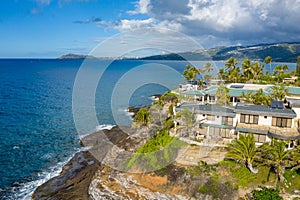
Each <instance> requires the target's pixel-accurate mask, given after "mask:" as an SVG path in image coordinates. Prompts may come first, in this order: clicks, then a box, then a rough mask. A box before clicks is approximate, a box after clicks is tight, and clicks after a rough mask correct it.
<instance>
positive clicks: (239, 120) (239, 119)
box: [235, 113, 241, 123]
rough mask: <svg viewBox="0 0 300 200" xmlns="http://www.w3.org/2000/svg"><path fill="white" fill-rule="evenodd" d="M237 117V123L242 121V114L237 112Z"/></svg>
mask: <svg viewBox="0 0 300 200" xmlns="http://www.w3.org/2000/svg"><path fill="white" fill-rule="evenodd" d="M235 119H236V123H240V122H241V114H240V113H236V115H235Z"/></svg>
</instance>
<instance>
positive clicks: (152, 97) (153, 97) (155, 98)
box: [149, 96, 159, 101]
mask: <svg viewBox="0 0 300 200" xmlns="http://www.w3.org/2000/svg"><path fill="white" fill-rule="evenodd" d="M149 99H151V100H152V101H158V100H159V98H158V97H156V96H151V97H149Z"/></svg>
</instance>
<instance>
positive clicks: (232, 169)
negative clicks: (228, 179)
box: [218, 161, 276, 188]
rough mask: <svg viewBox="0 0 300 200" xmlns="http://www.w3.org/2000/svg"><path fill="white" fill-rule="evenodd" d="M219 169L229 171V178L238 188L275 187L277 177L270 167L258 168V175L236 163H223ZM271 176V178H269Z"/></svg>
mask: <svg viewBox="0 0 300 200" xmlns="http://www.w3.org/2000/svg"><path fill="white" fill-rule="evenodd" d="M218 166H219V169H221V168H223V170H227V171H228V173H229V176H232V177H233V181H234V182H235V184H236V186H238V187H241V188H247V187H249V186H251V185H265V184H266V185H273V184H274V180H275V178H276V175H275V174H274V173H273V172H270V171H269V169H270V168H269V167H266V166H258V167H257V168H258V173H257V174H253V173H251V172H250V171H249V170H248V169H247V168H246V167H245V166H244V165H241V164H239V163H236V162H235V161H221V162H220V163H219V164H218ZM268 176H269V177H268Z"/></svg>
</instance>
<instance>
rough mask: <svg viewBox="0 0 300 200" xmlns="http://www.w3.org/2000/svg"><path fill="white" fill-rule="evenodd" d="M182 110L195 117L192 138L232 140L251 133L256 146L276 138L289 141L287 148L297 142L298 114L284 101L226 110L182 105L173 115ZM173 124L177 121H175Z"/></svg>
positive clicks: (191, 104)
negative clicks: (286, 106) (285, 104)
mask: <svg viewBox="0 0 300 200" xmlns="http://www.w3.org/2000/svg"><path fill="white" fill-rule="evenodd" d="M185 108H187V109H188V110H190V111H191V112H192V114H193V115H194V122H193V123H194V124H196V127H197V128H198V129H195V131H196V133H192V134H191V136H192V137H196V138H197V137H205V138H215V139H218V138H223V139H225V140H229V141H231V140H232V139H238V138H239V135H241V134H243V135H246V134H249V133H253V135H254V139H255V141H256V143H257V144H258V145H259V144H262V143H264V142H269V141H271V139H272V138H276V139H284V140H290V141H291V144H290V147H291V146H293V145H294V143H295V141H298V140H300V134H299V115H298V116H297V113H296V112H295V111H294V110H293V109H291V108H285V106H284V105H283V102H275V101H274V102H272V103H271V106H263V105H253V104H245V103H237V104H236V105H235V106H226V107H225V106H217V105H201V104H196V103H184V104H182V105H180V106H178V107H176V108H175V113H176V112H179V111H180V110H182V109H185ZM176 125H177V126H178V125H180V122H179V121H176Z"/></svg>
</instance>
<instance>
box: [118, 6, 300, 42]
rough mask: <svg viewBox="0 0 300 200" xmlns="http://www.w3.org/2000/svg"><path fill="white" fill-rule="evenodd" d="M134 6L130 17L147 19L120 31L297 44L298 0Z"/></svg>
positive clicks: (128, 22) (124, 22)
mask: <svg viewBox="0 0 300 200" xmlns="http://www.w3.org/2000/svg"><path fill="white" fill-rule="evenodd" d="M135 6H136V8H135V10H134V11H129V13H130V14H147V15H148V16H149V19H148V20H122V21H121V22H120V24H119V26H117V28H118V29H119V30H123V28H124V29H125V30H128V28H141V27H164V26H165V27H167V28H171V29H172V30H175V31H182V32H183V33H185V34H188V35H191V36H193V37H195V38H198V39H199V38H201V39H203V38H213V40H215V41H219V42H220V43H231V44H237V43H242V44H246V43H248V44H249V43H256V42H280V41H300V26H298V23H299V21H300V12H299V10H300V0H285V1H282V0H248V1H244V0H181V1H174V0H164V1H160V0H140V1H139V2H136V4H135ZM135 23H136V25H134V24H135ZM204 40H205V41H206V42H210V41H211V40H207V39H204Z"/></svg>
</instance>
